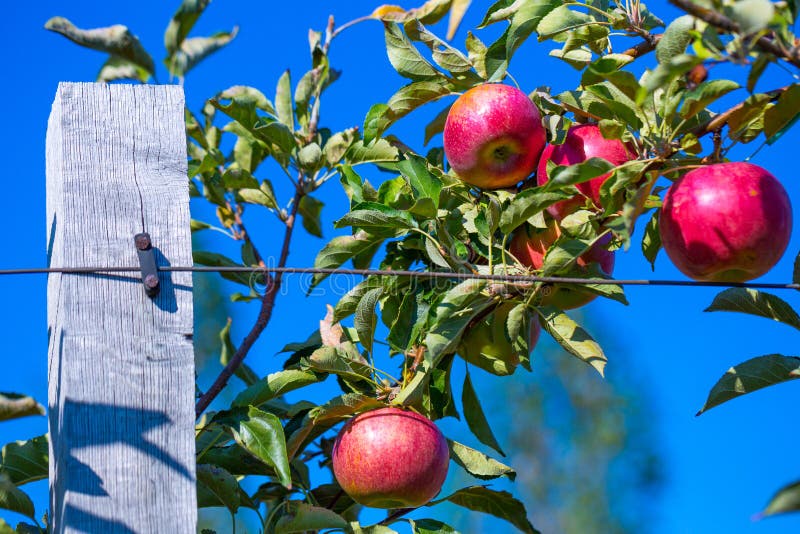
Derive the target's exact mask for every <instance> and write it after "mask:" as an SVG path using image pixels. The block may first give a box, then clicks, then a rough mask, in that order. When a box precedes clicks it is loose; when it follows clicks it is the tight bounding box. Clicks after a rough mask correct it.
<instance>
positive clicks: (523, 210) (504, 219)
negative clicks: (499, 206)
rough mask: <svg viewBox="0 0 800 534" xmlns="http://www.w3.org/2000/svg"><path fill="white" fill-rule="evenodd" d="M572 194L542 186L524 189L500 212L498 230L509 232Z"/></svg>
mask: <svg viewBox="0 0 800 534" xmlns="http://www.w3.org/2000/svg"><path fill="white" fill-rule="evenodd" d="M573 195H574V193H573V192H570V191H546V190H545V189H544V187H533V188H531V189H526V190H524V191H522V192H520V193H519V194H517V195H516V196H514V198H513V199H512V200H511V203H510V204H509V205H508V207H507V208H506V209H505V210H503V212H502V213H501V214H500V231H501V232H503V233H504V234H510V233H511V232H513V231H514V230H515V229H517V227H519V226H521V225H522V224H523V223H524V222H525V221H527V220H528V219H529V218H531V217H533V216H534V215H536V214H537V213H541V212H542V211H544V210H545V209H546V208H547V207H548V206H552V205H553V204H555V203H556V202H558V201H559V200H564V199H567V198H570V197H572V196H573Z"/></svg>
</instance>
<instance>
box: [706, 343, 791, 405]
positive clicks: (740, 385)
mask: <svg viewBox="0 0 800 534" xmlns="http://www.w3.org/2000/svg"><path fill="white" fill-rule="evenodd" d="M798 378H800V358H798V357H796V356H782V355H780V354H768V355H766V356H759V357H757V358H753V359H751V360H747V361H746V362H742V363H740V364H739V365H734V366H733V367H731V368H730V369H728V371H727V372H726V373H725V374H724V375H722V378H720V379H719V380H718V381H717V383H716V384H714V387H713V388H711V391H710V392H709V394H708V399H706V403H705V404H704V405H703V407H702V408H701V409H700V411H699V412H697V415H700V414H701V413H703V412H705V411H707V410H709V409H711V408H713V407H714V406H719V405H720V404H722V403H723V402H727V401H729V400H731V399H735V398H736V397H741V396H742V395H746V394H748V393H752V392H753V391H757V390H759V389H762V388H765V387H767V386H772V385H775V384H780V383H782V382H787V381H789V380H796V379H798Z"/></svg>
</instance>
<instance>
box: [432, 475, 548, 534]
mask: <svg viewBox="0 0 800 534" xmlns="http://www.w3.org/2000/svg"><path fill="white" fill-rule="evenodd" d="M444 501H449V502H451V503H453V504H457V505H459V506H462V507H464V508H466V509H468V510H472V511H473V512H482V513H485V514H490V515H493V516H495V517H498V518H500V519H504V520H506V521H508V522H509V523H511V524H512V525H514V526H515V527H517V528H518V529H519V530H520V531H522V532H524V533H525V534H540V533H539V531H538V530H536V529H535V528H533V525H531V522H530V521H528V517H527V516H528V513H527V512H526V510H525V505H524V504H522V503H521V502H520V501H518V500H517V499H515V498H514V497H512V496H511V494H510V493H509V492H507V491H496V490H492V489H489V488H487V487H486V486H470V487H468V488H463V489H460V490H458V491H456V492H455V493H453V494H452V495H449V496H447V497H445V498H444V499H438V500H436V501H432V502H430V503H428V504H427V506H433V505H436V504H439V503H440V502H444Z"/></svg>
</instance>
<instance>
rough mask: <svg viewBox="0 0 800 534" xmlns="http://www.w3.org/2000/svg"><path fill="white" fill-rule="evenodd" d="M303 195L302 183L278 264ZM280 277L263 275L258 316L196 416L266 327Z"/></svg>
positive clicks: (286, 251) (286, 252) (286, 250)
mask: <svg viewBox="0 0 800 534" xmlns="http://www.w3.org/2000/svg"><path fill="white" fill-rule="evenodd" d="M303 195H304V193H303V189H302V187H298V188H297V191H296V192H295V195H294V200H293V202H292V211H291V213H290V214H289V217H288V218H287V219H286V223H285V224H286V231H285V233H284V236H283V246H282V248H281V255H280V258H279V259H278V266H279V267H285V266H286V260H287V258H288V257H289V243H290V242H291V240H292V230H293V229H294V223H295V218H296V216H297V210H298V208H299V206H300V200H301V199H302V198H303ZM282 277H283V272H281V271H278V272H276V273H275V274H274V276H271V277H268V278H267V289H266V291H265V292H264V297H263V298H262V300H261V310H259V312H258V317H257V318H256V322H255V324H254V325H253V328H252V329H251V330H250V332H249V333H248V334H247V336H245V338H244V340H242V343H241V345H239V348H238V349H236V352H235V353H234V355H233V357H231V359H230V361H229V362H228V364H227V365H226V366H225V368H224V369H222V371H221V372H220V374H219V376H217V378H216V380H214V383H213V384H212V385H211V387H210V388H209V389H208V391H206V392H205V393H204V394H203V396H202V397H200V400H198V401H197V405H196V406H195V415H196V416H197V417H200V415H201V414H202V413H203V412H204V411H205V410H206V408H208V405H209V404H211V402H212V401H213V400H214V399H215V398H216V397H217V395H219V394H220V392H221V391H222V390H223V388H224V387H225V386H226V385H227V383H228V380H230V378H231V376H233V374H234V373H235V372H236V369H238V368H239V366H240V365H241V364H242V362H243V361H244V358H245V356H247V353H248V352H250V349H251V348H252V346H253V344H254V343H255V342H256V340H257V339H258V337H259V336H260V335H261V332H263V331H264V329H265V328H266V327H267V324H269V320H270V318H271V317H272V310H273V309H274V307H275V297H277V296H278V291H279V289H280V287H281V279H282Z"/></svg>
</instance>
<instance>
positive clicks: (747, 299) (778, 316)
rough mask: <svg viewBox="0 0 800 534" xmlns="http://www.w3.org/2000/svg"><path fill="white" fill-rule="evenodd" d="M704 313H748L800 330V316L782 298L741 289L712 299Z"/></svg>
mask: <svg viewBox="0 0 800 534" xmlns="http://www.w3.org/2000/svg"><path fill="white" fill-rule="evenodd" d="M704 311H707V312H713V311H732V312H740V313H749V314H750V315H757V316H760V317H766V318H767V319H772V320H773V321H778V322H781V323H784V324H787V325H789V326H793V327H794V328H797V329H798V330H800V316H798V315H797V312H795V311H794V309H793V308H792V307H791V306H790V305H789V303H787V302H786V301H785V300H783V299H782V298H780V297H778V296H775V295H772V294H771V293H766V292H763V291H758V290H755V289H747V288H742V287H733V288H730V289H726V290H725V291H722V292H721V293H719V294H718V295H717V296H716V297H714V301H713V302H712V303H711V305H710V306H709V307H708V308H706V309H705V310H704Z"/></svg>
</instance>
